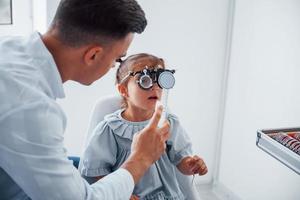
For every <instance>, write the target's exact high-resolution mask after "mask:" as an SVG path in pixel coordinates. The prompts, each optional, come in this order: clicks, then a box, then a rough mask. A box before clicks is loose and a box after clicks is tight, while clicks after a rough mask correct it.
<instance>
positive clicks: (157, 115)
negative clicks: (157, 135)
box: [149, 105, 163, 127]
mask: <svg viewBox="0 0 300 200" xmlns="http://www.w3.org/2000/svg"><path fill="white" fill-rule="evenodd" d="M162 110H163V106H162V105H158V106H155V111H154V113H153V116H152V117H151V119H150V122H149V126H150V127H157V125H158V122H159V120H160V117H161V113H162Z"/></svg>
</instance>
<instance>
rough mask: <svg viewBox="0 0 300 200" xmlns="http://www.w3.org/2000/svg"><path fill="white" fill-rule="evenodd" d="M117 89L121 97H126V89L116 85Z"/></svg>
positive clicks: (123, 86)
mask: <svg viewBox="0 0 300 200" xmlns="http://www.w3.org/2000/svg"><path fill="white" fill-rule="evenodd" d="M117 89H118V91H119V93H120V95H121V96H122V97H125V98H126V97H128V93H127V87H126V86H125V85H123V84H118V85H117Z"/></svg>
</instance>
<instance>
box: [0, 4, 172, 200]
mask: <svg viewBox="0 0 300 200" xmlns="http://www.w3.org/2000/svg"><path fill="white" fill-rule="evenodd" d="M145 27H146V19H145V15H144V12H143V10H142V9H141V8H140V6H139V5H138V4H137V2H136V1H135V0H89V1H82V0H62V1H61V3H60V5H59V7H58V9H57V12H56V15H55V18H54V20H53V22H52V24H51V26H50V28H49V30H48V32H47V33H45V34H44V35H40V34H39V33H33V34H32V35H31V36H30V37H28V38H20V37H10V38H2V39H1V40H0V55H1V57H0V199H43V200H44V199H51V200H53V199H72V200H74V199H110V200H113V199H129V198H130V195H131V193H132V191H133V187H134V183H137V181H138V180H139V179H140V178H141V176H142V175H143V174H144V173H145V172H146V170H147V169H148V168H149V167H150V165H151V164H152V163H153V162H155V161H156V160H157V159H158V158H159V157H160V155H161V154H162V153H163V152H164V149H165V141H166V140H167V138H168V137H169V124H168V123H167V122H165V124H164V126H163V127H162V128H158V127H157V123H158V121H159V118H160V115H161V108H158V109H156V112H155V114H154V116H153V117H152V120H151V122H150V124H149V126H148V127H146V128H145V129H144V130H142V131H141V132H140V133H139V134H137V136H136V137H135V138H134V140H133V145H132V152H131V156H130V157H129V158H128V160H127V161H126V162H125V163H124V164H123V165H122V167H121V168H120V169H119V170H117V171H116V172H114V173H112V174H111V175H108V176H106V177H105V178H104V179H101V180H100V181H98V182H96V183H95V184H93V185H89V184H88V183H87V182H86V181H85V180H84V179H82V178H81V176H80V175H79V173H78V171H77V170H76V169H75V168H74V167H73V166H72V164H71V162H70V161H68V159H67V153H66V151H65V149H64V146H63V132H64V130H65V126H66V119H65V115H64V113H63V111H62V110H61V108H60V107H59V106H58V105H57V104H56V103H55V99H56V98H63V97H64V92H63V87H62V83H64V82H66V81H68V80H73V81H77V82H79V83H82V84H84V85H89V84H91V83H93V82H94V81H95V80H97V79H99V78H101V77H102V76H103V75H104V74H105V73H107V71H109V69H110V68H111V67H113V66H114V64H115V61H116V60H118V59H120V58H121V57H123V56H125V54H126V51H127V49H128V47H129V45H130V43H131V41H132V39H133V37H134V33H141V32H143V30H144V28H145Z"/></svg>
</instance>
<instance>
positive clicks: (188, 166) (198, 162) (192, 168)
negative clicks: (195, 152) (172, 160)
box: [177, 156, 207, 175]
mask: <svg viewBox="0 0 300 200" xmlns="http://www.w3.org/2000/svg"><path fill="white" fill-rule="evenodd" d="M177 168H178V170H179V171H180V172H181V173H183V174H185V175H194V174H199V175H204V174H206V173H207V167H206V165H205V162H204V161H203V159H202V158H200V157H198V156H193V157H190V156H189V157H186V158H184V159H183V160H182V161H181V162H180V163H179V164H178V165H177Z"/></svg>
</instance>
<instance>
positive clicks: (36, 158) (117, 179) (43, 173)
mask: <svg viewBox="0 0 300 200" xmlns="http://www.w3.org/2000/svg"><path fill="white" fill-rule="evenodd" d="M64 126H65V123H64V114H63V112H62V111H61V110H60V108H59V106H58V105H56V103H55V102H51V101H49V102H45V101H44V100H43V101H36V102H31V103H27V104H26V105H23V106H19V107H15V108H13V109H11V110H10V111H9V112H8V113H7V114H5V115H4V116H3V115H1V117H0V133H1V139H0V157H1V159H0V160H1V161H0V165H1V167H2V168H3V169H4V170H5V171H6V173H7V174H9V176H11V178H12V179H13V180H14V181H15V182H16V183H17V184H18V185H19V186H20V187H21V188H22V189H23V191H24V192H25V193H26V194H27V195H28V196H29V197H30V198H31V199H45V200H47V199H49V200H52V199H72V200H76V199H78V200H79V199H80V200H82V199H99V200H102V199H103V200H104V199H110V200H111V199H116V200H118V199H129V198H130V195H131V193H132V191H133V187H134V181H133V178H132V176H131V174H130V173H129V172H128V171H127V170H125V169H119V170H117V171H115V172H114V173H111V174H109V175H107V176H106V177H105V178H103V179H101V180H100V181H98V182H96V183H94V184H92V185H89V184H88V183H87V182H86V181H85V180H84V179H83V178H82V177H81V176H80V174H79V172H78V171H77V169H76V168H74V167H73V166H72V163H71V161H69V160H68V159H67V152H66V150H65V148H64V144H63V132H64ZM74 134H78V133H74Z"/></svg>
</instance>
